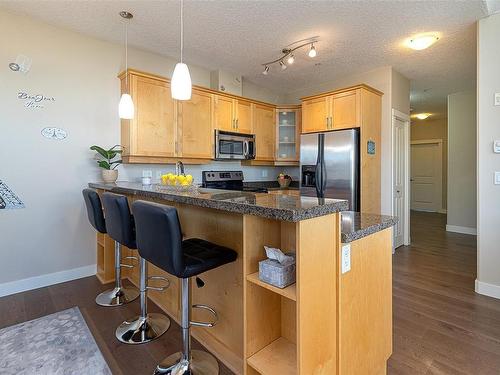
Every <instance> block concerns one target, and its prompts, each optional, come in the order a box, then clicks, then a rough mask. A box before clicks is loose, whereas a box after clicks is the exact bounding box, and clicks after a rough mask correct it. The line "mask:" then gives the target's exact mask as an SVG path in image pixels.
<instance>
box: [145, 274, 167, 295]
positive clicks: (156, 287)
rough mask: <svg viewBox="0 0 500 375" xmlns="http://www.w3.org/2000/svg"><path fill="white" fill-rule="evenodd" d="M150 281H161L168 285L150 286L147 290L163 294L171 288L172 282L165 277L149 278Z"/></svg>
mask: <svg viewBox="0 0 500 375" xmlns="http://www.w3.org/2000/svg"><path fill="white" fill-rule="evenodd" d="M148 280H161V281H165V283H166V284H165V285H164V286H149V285H148V286H146V289H150V290H156V291H158V292H163V291H164V290H165V289H167V288H169V287H170V280H169V279H167V278H166V277H163V276H149V277H148Z"/></svg>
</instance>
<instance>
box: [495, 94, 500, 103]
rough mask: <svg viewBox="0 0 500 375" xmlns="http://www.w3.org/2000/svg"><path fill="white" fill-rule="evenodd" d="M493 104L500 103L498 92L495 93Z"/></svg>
mask: <svg viewBox="0 0 500 375" xmlns="http://www.w3.org/2000/svg"><path fill="white" fill-rule="evenodd" d="M495 105H500V92H496V93H495Z"/></svg>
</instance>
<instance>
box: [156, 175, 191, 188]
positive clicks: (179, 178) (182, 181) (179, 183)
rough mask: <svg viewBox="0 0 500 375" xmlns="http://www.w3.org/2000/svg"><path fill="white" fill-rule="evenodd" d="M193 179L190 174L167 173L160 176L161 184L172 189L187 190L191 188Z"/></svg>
mask: <svg viewBox="0 0 500 375" xmlns="http://www.w3.org/2000/svg"><path fill="white" fill-rule="evenodd" d="M193 180H194V179H193V176H191V175H190V174H188V175H184V174H173V173H167V174H164V175H163V176H161V185H162V186H164V187H166V188H169V189H172V190H179V191H188V190H191V189H192V188H193Z"/></svg>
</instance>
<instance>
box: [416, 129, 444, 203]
mask: <svg viewBox="0 0 500 375" xmlns="http://www.w3.org/2000/svg"><path fill="white" fill-rule="evenodd" d="M426 144H428V145H432V144H437V145H438V151H439V161H440V163H439V191H440V194H439V202H438V203H439V204H438V206H439V207H438V209H437V210H436V212H438V213H443V140H442V139H441V138H436V139H421V140H418V141H411V143H410V145H426Z"/></svg>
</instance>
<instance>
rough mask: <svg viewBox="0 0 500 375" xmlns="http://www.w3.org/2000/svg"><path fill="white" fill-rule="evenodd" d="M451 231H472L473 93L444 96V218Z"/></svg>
mask: <svg viewBox="0 0 500 375" xmlns="http://www.w3.org/2000/svg"><path fill="white" fill-rule="evenodd" d="M446 228H447V230H449V231H452V232H462V233H469V234H475V232H476V93H475V92H474V91H464V92H457V93H454V94H450V95H448V215H447V223H446Z"/></svg>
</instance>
